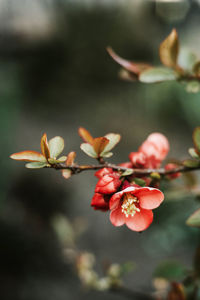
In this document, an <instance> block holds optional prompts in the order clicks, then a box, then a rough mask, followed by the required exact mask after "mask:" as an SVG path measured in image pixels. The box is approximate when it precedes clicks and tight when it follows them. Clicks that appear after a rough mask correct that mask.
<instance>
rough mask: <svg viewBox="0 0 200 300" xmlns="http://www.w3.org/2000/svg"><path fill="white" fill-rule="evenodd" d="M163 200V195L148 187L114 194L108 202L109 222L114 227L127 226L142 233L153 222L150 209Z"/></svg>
mask: <svg viewBox="0 0 200 300" xmlns="http://www.w3.org/2000/svg"><path fill="white" fill-rule="evenodd" d="M163 200H164V195H163V193H162V192H161V191H160V190H158V189H155V188H150V187H143V188H140V187H128V188H126V189H124V190H122V191H120V192H118V193H115V194H114V195H113V196H112V197H111V199H110V202H109V207H110V210H111V213H110V221H111V223H112V224H113V225H114V226H122V225H124V224H126V225H127V227H128V228H130V229H131V230H134V231H143V230H145V229H147V228H148V227H149V225H150V224H151V223H152V221H153V212H152V209H154V208H157V207H158V206H159V205H160V204H161V203H162V201H163Z"/></svg>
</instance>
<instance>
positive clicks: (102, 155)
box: [101, 152, 113, 158]
mask: <svg viewBox="0 0 200 300" xmlns="http://www.w3.org/2000/svg"><path fill="white" fill-rule="evenodd" d="M112 155H113V153H112V152H103V154H102V153H101V157H106V158H109V157H111V156H112Z"/></svg>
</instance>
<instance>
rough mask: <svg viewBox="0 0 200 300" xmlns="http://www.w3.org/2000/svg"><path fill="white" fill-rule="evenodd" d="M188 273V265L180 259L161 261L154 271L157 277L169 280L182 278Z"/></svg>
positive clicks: (154, 275)
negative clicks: (183, 263)
mask: <svg viewBox="0 0 200 300" xmlns="http://www.w3.org/2000/svg"><path fill="white" fill-rule="evenodd" d="M186 275H187V270H186V267H185V266H183V265H182V264H181V263H179V262H178V261H164V262H161V263H160V264H159V265H158V266H157V268H156V269H155V271H154V273H153V277H155V278H158V277H159V278H164V279H167V280H170V281H172V280H181V279H183V278H184V277H185V276H186Z"/></svg>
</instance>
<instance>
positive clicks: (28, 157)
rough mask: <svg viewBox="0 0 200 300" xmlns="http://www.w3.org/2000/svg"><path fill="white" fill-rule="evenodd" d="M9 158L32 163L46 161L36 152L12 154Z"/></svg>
mask: <svg viewBox="0 0 200 300" xmlns="http://www.w3.org/2000/svg"><path fill="white" fill-rule="evenodd" d="M10 158H12V159H15V160H23V161H33V162H34V161H35V162H36V161H38V162H45V161H46V159H45V157H44V156H43V155H42V154H41V153H39V152H36V151H22V152H17V153H13V154H12V155H10Z"/></svg>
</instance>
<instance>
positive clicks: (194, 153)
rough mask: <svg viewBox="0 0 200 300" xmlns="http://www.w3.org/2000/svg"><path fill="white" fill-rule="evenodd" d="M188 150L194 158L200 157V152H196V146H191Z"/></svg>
mask: <svg viewBox="0 0 200 300" xmlns="http://www.w3.org/2000/svg"><path fill="white" fill-rule="evenodd" d="M188 152H189V154H190V155H191V156H192V158H196V159H198V158H199V155H198V153H197V152H196V150H195V149H194V148H190V149H189V150H188Z"/></svg>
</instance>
